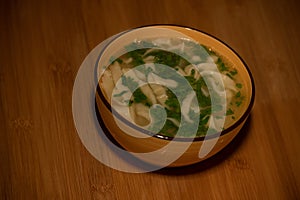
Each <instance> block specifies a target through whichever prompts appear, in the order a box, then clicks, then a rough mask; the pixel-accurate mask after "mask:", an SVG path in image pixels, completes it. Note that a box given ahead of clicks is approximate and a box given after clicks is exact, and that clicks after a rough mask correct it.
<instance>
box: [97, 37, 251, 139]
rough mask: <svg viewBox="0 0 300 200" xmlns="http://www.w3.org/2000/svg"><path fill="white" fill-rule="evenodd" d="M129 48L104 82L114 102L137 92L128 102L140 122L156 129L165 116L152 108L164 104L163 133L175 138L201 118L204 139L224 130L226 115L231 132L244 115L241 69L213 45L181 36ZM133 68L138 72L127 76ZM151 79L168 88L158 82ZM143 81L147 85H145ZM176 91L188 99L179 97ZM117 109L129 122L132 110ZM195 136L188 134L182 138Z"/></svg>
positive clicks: (133, 118)
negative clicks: (232, 127) (184, 81)
mask: <svg viewBox="0 0 300 200" xmlns="http://www.w3.org/2000/svg"><path fill="white" fill-rule="evenodd" d="M125 49H126V52H125V53H124V54H122V55H121V56H119V57H117V58H114V57H112V58H111V63H110V64H109V66H107V67H105V71H104V73H103V74H102V76H101V78H100V81H99V84H100V87H101V89H102V91H103V92H104V94H105V96H106V98H107V100H108V101H109V102H111V101H112V100H113V99H114V98H118V99H126V97H125V96H126V95H128V94H132V95H130V99H129V100H126V101H124V102H125V103H126V106H127V107H126V108H127V109H128V108H129V115H130V119H131V121H132V122H133V123H134V124H136V125H138V126H140V127H143V128H145V129H147V128H149V127H150V126H152V128H153V126H154V125H153V124H154V122H155V121H156V122H157V121H159V118H160V117H162V116H159V115H158V114H156V116H154V115H151V113H150V109H151V107H152V106H153V105H160V106H161V107H163V108H164V109H165V114H166V119H165V121H164V124H163V126H160V128H159V130H157V133H158V134H160V135H163V136H167V137H174V136H175V135H176V133H177V132H178V129H179V127H180V126H181V124H182V123H184V122H189V120H190V121H191V119H194V118H195V117H196V118H197V123H198V124H197V126H198V130H197V133H196V136H198V137H200V136H205V135H206V134H213V133H216V132H218V131H220V127H217V124H218V120H219V121H222V120H220V119H222V117H223V118H224V119H225V123H224V122H223V123H221V124H222V127H221V128H222V129H225V128H227V127H229V126H230V125H232V124H233V123H234V122H235V121H236V120H237V119H238V118H239V117H240V116H241V115H242V110H241V109H240V107H241V105H242V104H243V103H244V100H245V92H244V88H243V85H244V84H243V81H242V79H241V77H240V76H239V71H238V70H237V69H236V68H235V67H234V66H233V65H232V64H231V63H230V61H229V60H227V59H226V58H224V57H222V56H221V55H219V54H218V52H215V51H214V50H213V49H211V48H210V47H207V46H204V45H199V44H197V43H195V42H193V41H191V40H187V39H181V38H154V39H151V40H143V41H135V42H133V43H132V44H130V45H128V46H126V47H125ZM162 66H167V67H162ZM133 69H134V72H133V73H130V74H129V73H127V72H130V71H131V70H133ZM173 72H175V73H176V74H177V75H179V76H181V77H183V78H184V79H185V80H186V81H187V82H188V84H189V85H190V87H191V88H192V90H193V91H194V92H195V95H194V96H193V95H190V94H189V93H188V92H187V91H188V90H187V89H186V88H185V87H182V82H180V81H179V79H178V78H175V77H176V76H174V74H173ZM150 79H151V80H159V81H158V82H159V83H162V82H163V83H165V84H163V85H162V84H156V83H155V81H149V80H150ZM218 79H221V82H220V81H218ZM141 82H142V83H143V84H142V86H140V87H139V86H138V85H139V83H141ZM117 83H119V84H118V85H117ZM116 88H117V89H116ZM172 88H175V89H176V90H177V91H180V92H179V93H180V94H181V95H183V96H185V98H183V99H181V100H180V99H178V95H176V93H174V90H172ZM222 99H223V100H224V101H223V100H222ZM195 102H196V103H195ZM195 105H196V106H195ZM116 110H117V112H118V113H119V114H120V115H121V116H124V117H125V118H126V119H128V116H127V117H126V112H123V111H122V110H124V109H122V108H116ZM198 110H199V111H200V112H198ZM162 115H163V114H162ZM191 115H193V117H194V118H192V117H191ZM154 118H156V119H154ZM155 130H156V129H155ZM189 136H190V133H189V131H188V130H187V131H185V132H184V133H183V134H181V135H180V137H189Z"/></svg>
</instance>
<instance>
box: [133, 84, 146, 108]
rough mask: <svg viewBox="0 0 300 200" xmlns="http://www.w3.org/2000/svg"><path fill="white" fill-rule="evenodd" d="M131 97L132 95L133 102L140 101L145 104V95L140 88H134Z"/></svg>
mask: <svg viewBox="0 0 300 200" xmlns="http://www.w3.org/2000/svg"><path fill="white" fill-rule="evenodd" d="M133 97H134V99H133V101H134V102H135V103H142V102H144V103H145V105H146V103H147V102H145V101H146V100H147V97H146V95H145V94H144V93H143V92H142V90H141V89H140V88H138V89H136V90H135V91H134V93H133Z"/></svg>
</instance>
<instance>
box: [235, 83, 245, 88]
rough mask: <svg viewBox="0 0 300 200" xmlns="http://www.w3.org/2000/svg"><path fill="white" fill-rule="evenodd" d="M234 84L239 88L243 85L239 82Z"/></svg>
mask: <svg viewBox="0 0 300 200" xmlns="http://www.w3.org/2000/svg"><path fill="white" fill-rule="evenodd" d="M235 86H236V87H237V88H239V89H241V88H242V87H243V85H242V84H241V83H237V84H236V85H235Z"/></svg>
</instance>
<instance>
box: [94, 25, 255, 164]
mask: <svg viewBox="0 0 300 200" xmlns="http://www.w3.org/2000/svg"><path fill="white" fill-rule="evenodd" d="M170 41H171V42H170ZM190 43H192V44H197V45H196V47H197V48H198V47H199V46H198V45H200V47H201V48H202V47H204V48H202V50H203V49H204V50H205V51H207V54H208V55H209V57H207V60H206V61H203V60H202V61H199V60H201V58H198V57H197V51H196V53H195V55H192V56H190V57H184V56H187V54H189V53H188V52H187V49H189V48H190V47H189V44H190ZM133 44H134V45H133ZM175 44H177V45H179V47H178V49H180V48H181V50H180V51H181V52H182V53H183V54H181V55H180V56H181V57H184V58H185V59H186V60H191V59H192V60H193V61H192V62H195V63H191V62H190V64H192V66H196V64H197V63H198V64H197V66H198V65H199V66H200V64H201V63H203V62H204V63H210V62H212V63H214V64H216V63H217V64H216V66H217V67H218V68H217V69H218V70H222V68H221V69H220V66H221V65H222V64H220V63H218V62H219V58H221V60H222V62H223V61H224V63H226V65H224V66H223V67H225V69H227V70H229V69H231V71H228V73H227V74H226V73H224V74H223V75H222V74H221V75H222V76H221V75H220V77H221V78H222V80H223V81H222V84H221V85H223V90H224V91H223V93H221V92H220V96H222V95H224V94H225V96H224V97H222V98H224V99H227V97H228V98H229V96H230V95H231V96H230V98H231V100H230V103H228V101H226V103H225V104H223V105H226V106H223V107H222V109H221V111H220V110H219V111H218V113H223V115H224V117H223V118H222V116H221V117H219V118H218V119H221V120H219V121H221V122H220V124H221V125H222V127H218V125H216V124H217V123H215V124H214V126H215V127H214V129H212V128H211V126H212V124H213V123H212V122H211V121H214V120H215V121H216V120H217V118H213V119H211V120H209V121H208V122H207V123H208V124H209V128H208V129H205V130H206V134H205V135H203V134H202V135H201V134H200V135H197V134H198V130H199V126H200V125H199V124H200V123H198V121H197V123H196V124H197V128H198V129H196V130H192V131H191V132H192V133H191V134H190V133H189V132H188V130H189V129H183V134H181V135H176V134H175V135H167V134H162V133H160V132H159V130H158V131H157V130H155V131H154V130H153V129H149V124H148V125H147V124H146V125H145V124H143V122H135V121H134V120H132V119H131V118H132V115H134V114H132V112H133V111H132V112H131V110H130V108H129V107H130V106H131V104H132V102H134V101H135V100H136V99H134V100H130V101H129V102H128V107H126V108H124V107H120V106H119V104H118V103H116V102H115V100H113V99H114V98H116V96H118V95H119V96H120V95H122V94H121V93H119V94H117V91H119V92H120V87H119V86H120V85H118V84H120V83H122V77H121V78H120V77H119V79H118V80H115V82H114V83H115V85H113V87H114V88H113V89H112V91H111V92H107V91H109V90H107V88H106V87H109V83H108V82H109V81H108V80H107V77H106V78H105V77H104V76H105V75H104V73H105V71H107V70H108V69H109V70H110V71H109V73H108V74H109V75H108V76H111V79H112V80H113V78H114V75H115V74H116V73H118V71H116V70H113V67H112V65H113V63H115V62H119V61H118V59H119V57H120V56H122V55H124V54H126V53H128V52H133V51H134V50H137V49H141V50H143V49H145V50H144V51H143V52H144V54H143V55H146V54H147V55H148V53H149V52H150V53H149V55H152V54H151V51H152V50H149V49H151V48H153V49H158V51H159V50H163V51H167V52H169V51H173V50H172V49H173V48H172V45H173V46H176V45H175ZM182 44H184V45H182ZM147 45H148V46H147ZM151 45H153V46H151ZM168 45H169V46H168ZM180 45H181V46H180ZM128 47H129V48H128ZM146 50H149V52H147V51H146ZM180 51H179V50H178V51H177V52H175V53H176V54H179V53H178V52H180ZM189 51H190V50H189ZM126 55H127V54H126ZM132 55H133V54H132ZM157 55H158V54H156V56H157ZM157 57H158V56H157ZM157 57H155V56H154V58H153V57H150V58H151V59H154V60H156V61H157V62H160V64H165V62H164V60H163V59H169V61H171V62H169V63H173V62H172V61H173V60H172V59H174V60H175V59H176V58H177V57H174V58H173V57H171V56H169V57H168V56H165V57H163V56H161V57H160V60H159V59H157ZM200 57H201V56H200ZM121 58H122V57H121ZM158 60H159V61H158ZM182 60H184V59H182ZM125 61H126V60H124V59H123V60H122V61H120V62H119V64H118V65H122V64H120V63H124V62H125ZM129 62H130V63H131V62H132V60H129V61H126V63H129ZM179 62H181V61H179ZM141 65H143V66H144V65H146V64H144V63H142V64H141ZM150 65H151V62H150ZM150 65H149V66H150ZM96 66H97V77H98V80H99V84H98V87H97V92H96V108H97V111H98V112H99V120H100V121H101V124H102V125H104V126H105V127H106V129H107V130H108V131H107V134H108V135H109V137H111V138H112V140H114V141H115V142H116V143H117V144H118V145H120V147H121V148H123V149H125V150H126V151H129V152H131V153H132V154H133V155H134V156H135V157H137V158H138V159H140V160H141V161H143V162H146V163H149V164H152V165H158V166H162V167H179V166H186V165H190V164H194V163H197V162H200V161H203V160H205V159H207V158H209V157H211V156H213V155H215V154H216V153H218V152H219V151H221V150H222V149H223V148H224V147H225V146H226V145H228V144H229V143H230V142H231V141H232V139H233V138H234V137H235V136H236V135H237V134H238V133H239V131H240V130H241V128H242V127H243V125H244V123H245V121H246V119H247V118H248V116H249V114H250V112H251V109H252V107H253V103H254V96H255V89H254V81H253V78H252V75H251V72H250V70H249V68H248V67H247V65H246V64H245V62H244V61H243V60H242V59H241V57H240V56H239V55H238V54H237V53H236V52H235V51H234V50H233V49H232V48H230V47H229V46H228V45H226V44H225V43H224V42H222V41H221V40H219V39H217V38H215V37H214V36H212V35H209V34H207V33H205V32H202V31H199V30H196V29H193V28H189V27H184V26H177V25H150V26H144V27H139V28H134V29H131V30H127V31H124V32H122V33H119V34H118V35H116V36H115V37H113V38H111V39H110V41H109V42H108V44H107V45H106V47H105V48H104V49H103V50H102V52H101V53H100V54H99V57H98V61H97V64H96ZM109 66H110V67H109ZM122 66H124V65H122ZM149 66H148V68H147V69H150V68H151V66H152V65H151V66H150V67H149ZM155 66H158V65H157V63H156V65H155ZM203 66H204V65H203ZM205 66H208V64H206V65H205ZM228 66H229V67H228ZM173 67H174V66H173ZM221 67H222V66H221ZM226 67H227V68H226ZM143 69H146V68H143ZM174 69H175V71H176V72H177V74H179V72H178V71H180V70H178V69H177V68H176V67H175V68H174ZM184 69H186V68H184ZM122 70H123V75H124V76H125V73H126V74H127V72H128V69H127V70H125V68H124V69H123V68H122ZM150 71H151V70H150ZM173 71H174V70H173ZM208 71H209V70H208ZM189 72H190V74H191V73H192V76H193V77H195V75H194V74H195V71H193V72H191V71H189ZM236 72H238V78H233V76H235V74H236ZM143 73H144V75H145V73H148V72H143ZM150 73H151V72H150ZM172 73H173V72H170V74H172ZM182 73H185V72H182ZM186 73H187V72H186ZM199 73H200V72H199ZM211 73H212V72H210V73H208V74H211ZM157 74H158V75H159V73H157ZM166 74H168V73H166ZM166 74H164V75H163V74H162V73H161V76H162V77H164V76H166ZM202 74H204V73H200V75H201V76H202ZM172 76H173V75H172ZM226 76H227V78H225V77H226ZM148 77H149V75H147V80H148V79H149V78H148ZM225 79H226V81H224V80H225ZM229 79H232V80H234V81H235V82H234V83H235V88H234V93H232V94H233V96H232V94H231V93H230V92H227V85H226V84H227V82H228V80H229ZM155 80H161V81H160V82H159V81H158V82H157V84H165V85H164V87H167V86H168V84H167V83H166V82H168V81H166V79H159V78H156V79H155ZM208 80H209V79H205V82H206V84H207V88H208V92H209V93H210V90H209V85H208V83H207V81H208ZM117 81H119V82H117ZM123 81H124V80H123ZM229 82H230V81H229ZM229 82H228V83H229ZM123 83H124V82H123ZM189 83H190V82H189ZM153 84H154V82H153ZM170 84H171V83H170ZM180 84H183V83H180ZM230 84H231V82H230ZM104 85H105V86H104ZM107 85H108V86H107ZM116 86H118V88H117V89H115V88H116ZM110 87H112V85H110ZM138 87H139V86H136V88H138ZM220 87H221V86H220ZM228 87H229V86H228ZM136 88H135V89H136ZM134 91H135V90H134ZM134 91H132V93H134ZM143 91H144V90H143ZM153 91H154V90H153ZM172 92H173V91H172ZM124 93H125V92H124ZM132 93H131V94H130V98H131V99H133V98H132ZM173 93H174V92H173ZM179 94H180V93H179ZM241 94H242V95H241ZM196 95H197V94H196ZM212 96H213V95H212V94H210V101H211V105H212V106H211V110H214V109H213V103H214V101H213V98H212ZM147 97H148V96H147ZM156 97H157V96H156ZM168 98H169V97H168ZM183 99H185V97H183ZM186 99H187V98H186ZM233 99H234V100H233ZM237 99H238V100H237ZM123 100H124V99H123ZM127 100H128V99H127ZM136 101H137V100H136ZM147 101H148V100H147ZM157 101H158V98H157ZM178 101H179V100H178ZM184 101H185V100H181V101H180V103H182V104H181V107H180V108H181V109H184V104H185V103H186V102H184ZM164 102H166V101H164ZM198 103H199V102H198ZM162 104H163V103H162ZM137 105H138V103H136V105H135V109H136V110H135V112H139V110H138V108H139V107H138V106H137ZM199 105H200V104H199ZM230 106H235V109H236V110H235V111H236V112H235V113H234V116H233V115H232V113H231V112H232V109H228V108H231V107H230ZM158 107H159V106H158ZM189 107H191V106H189ZM156 108H157V107H156ZM124 109H125V110H124ZM188 109H190V108H188ZM201 109H202V108H201V106H200V110H197V109H196V110H194V111H193V112H195V113H196V114H199V115H197V116H198V117H196V118H195V119H199V118H200V114H201ZM147 112H148V113H147ZM147 112H146V114H148V116H150V117H149V118H150V119H151V120H150V121H151V123H152V122H153V121H155V120H153V118H151V117H152V115H151V114H149V112H150V111H149V110H147ZM180 113H181V114H182V115H183V113H184V112H183V110H180ZM211 113H213V114H211V115H210V118H212V116H213V115H217V114H215V113H217V112H215V111H213V112H212V111H211ZM158 118H160V117H158ZM161 118H164V122H166V119H168V118H166V116H165V115H164V114H163V113H162V114H161ZM180 119H181V121H180V123H181V122H182V123H184V119H186V120H187V119H188V117H187V118H184V117H182V116H181V118H180ZM222 119H223V120H222ZM200 121H201V119H199V122H200ZM153 123H154V122H153ZM174 124H176V123H175V122H174ZM198 125H199V126H198ZM183 126H184V125H181V124H180V125H178V127H183ZM145 127H148V128H145ZM160 127H162V126H160ZM186 127H187V128H190V127H194V126H193V125H188V126H186ZM216 127H218V128H216ZM152 128H153V127H152ZM179 129H180V128H178V130H179ZM193 129H195V128H193ZM178 130H177V131H178ZM209 130H214V131H211V132H210V131H209ZM166 132H167V133H168V129H166ZM185 135H187V136H185Z"/></svg>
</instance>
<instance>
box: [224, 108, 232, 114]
mask: <svg viewBox="0 0 300 200" xmlns="http://www.w3.org/2000/svg"><path fill="white" fill-rule="evenodd" d="M233 114H234V112H233V110H231V108H229V109H228V110H227V111H226V115H233Z"/></svg>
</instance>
